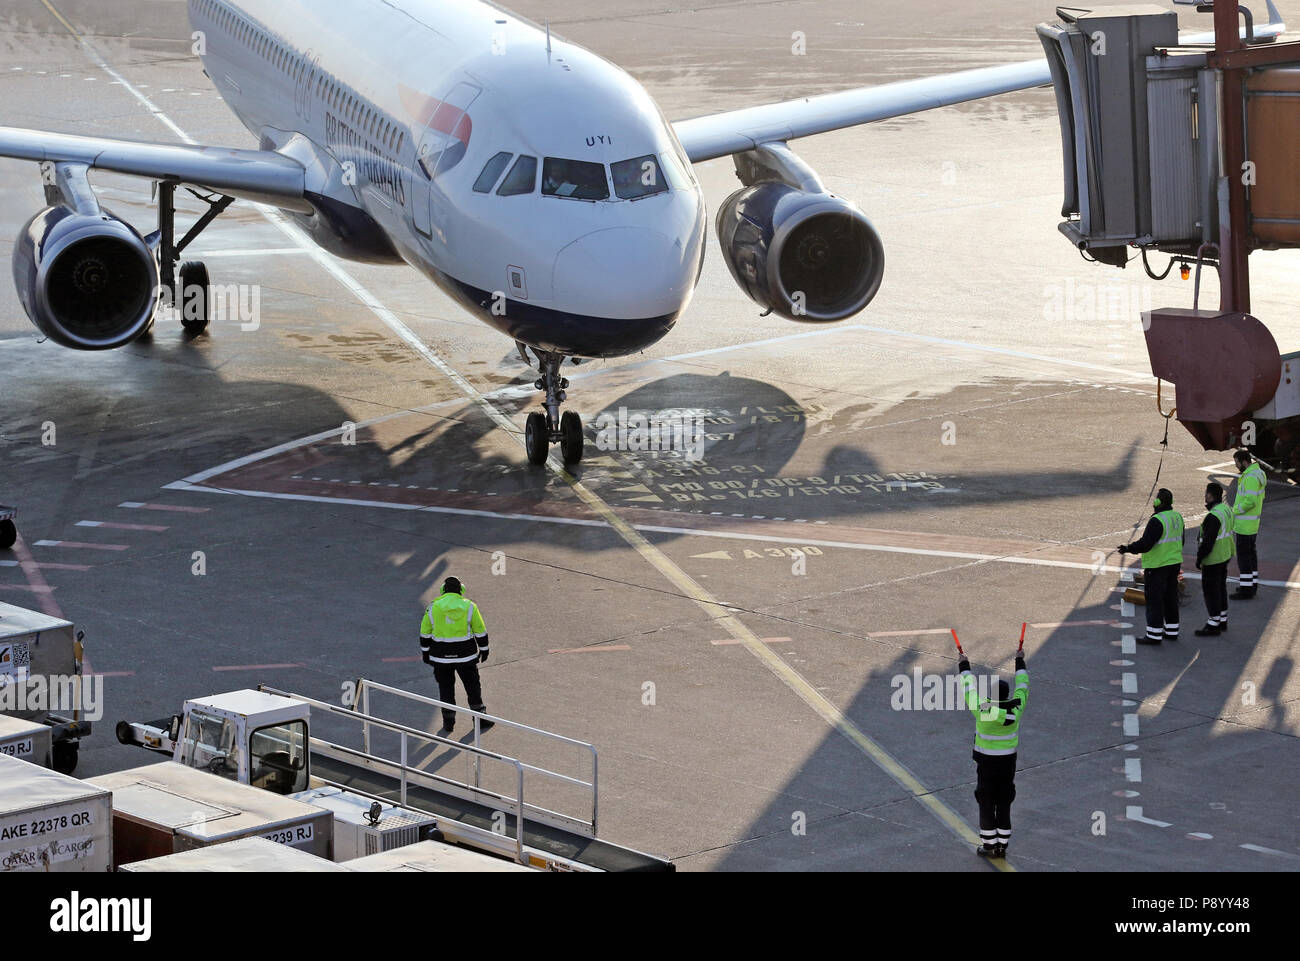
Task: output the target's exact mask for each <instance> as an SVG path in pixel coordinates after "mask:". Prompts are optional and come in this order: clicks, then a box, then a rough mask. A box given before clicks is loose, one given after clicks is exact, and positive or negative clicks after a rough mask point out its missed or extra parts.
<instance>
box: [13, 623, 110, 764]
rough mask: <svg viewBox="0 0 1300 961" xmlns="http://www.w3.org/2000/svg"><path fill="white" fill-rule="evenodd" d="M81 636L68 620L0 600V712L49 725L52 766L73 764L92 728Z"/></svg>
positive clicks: (90, 692) (92, 691) (91, 691)
mask: <svg viewBox="0 0 1300 961" xmlns="http://www.w3.org/2000/svg"><path fill="white" fill-rule="evenodd" d="M84 636H85V635H84V634H82V633H81V632H79V631H76V630H75V629H74V628H73V625H72V622H71V621H66V620H64V619H63V618H60V617H51V616H49V615H48V614H42V613H40V612H39V611H29V610H27V609H26V608H24V607H15V606H14V605H12V604H5V603H2V602H0V714H3V715H8V716H9V717H15V718H18V719H19V720H23V721H37V722H39V723H41V724H44V725H46V726H47V727H48V728H50V739H51V742H52V743H51V761H50V764H51V766H52V767H53V768H54V769H55V770H57V771H60V772H62V773H64V774H71V773H72V772H73V771H74V770H76V767H77V752H78V749H79V746H80V743H81V738H83V737H87V736H89V734H90V731H91V721H90V719H88V718H87V717H86V715H85V711H84V708H85V707H86V706H87V695H89V694H92V693H94V692H95V689H93V688H90V689H88V688H86V687H84V685H85V684H86V683H87V681H86V679H84V678H83V677H82V673H81V672H82V662H83V659H82V654H83V649H82V640H83V638H84Z"/></svg>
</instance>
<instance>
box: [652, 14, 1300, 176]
mask: <svg viewBox="0 0 1300 961" xmlns="http://www.w3.org/2000/svg"><path fill="white" fill-rule="evenodd" d="M1268 11H1269V22H1268V23H1267V24H1263V25H1259V26H1256V28H1255V37H1256V38H1257V39H1263V38H1270V39H1271V38H1274V37H1277V36H1280V35H1281V34H1282V33H1283V32H1285V30H1286V24H1285V23H1284V22H1283V21H1282V17H1281V14H1279V13H1278V10H1277V7H1275V6H1274V5H1273V0H1268ZM1242 29H1243V31H1244V29H1245V28H1244V27H1243V28H1242ZM1179 42H1180V43H1181V44H1184V45H1190V44H1204V43H1213V42H1214V34H1213V32H1211V33H1197V34H1184V35H1182V36H1181V37H1180V38H1179ZM1051 82H1052V74H1051V71H1050V70H1049V69H1048V66H1047V61H1046V60H1031V61H1027V62H1024V63H1012V64H1007V65H1005V66H999V67H982V68H980V69H977V70H963V71H961V72H960V73H950V74H945V75H943V76H939V77H925V78H922V79H919V80H903V81H900V82H898V83H890V84H884V85H882V86H879V87H859V88H857V89H855V90H844V91H841V92H839V93H828V94H823V95H821V96H818V97H804V98H803V99H801V100H787V101H785V102H784V103H772V104H766V105H764V106H761V107H747V108H745V109H743V110H732V111H730V112H728V113H719V114H714V115H712V116H709V117H697V118H695V119H694V120H680V121H678V122H677V123H675V124H673V129H674V130H675V131H676V133H677V137H678V139H679V140H681V142H682V147H683V148H684V149H685V150H686V155H687V156H688V157H690V158H691V162H692V163H700V162H702V161H705V160H713V159H714V158H716V157H725V156H727V155H729V154H735V153H742V152H744V151H746V150H752V149H753V148H754V147H757V146H758V145H759V144H762V143H772V142H774V141H787V140H794V139H796V138H798V137H811V136H813V135H814V134H819V133H827V132H829V131H831V130H840V129H842V128H844V127H856V126H857V125H858V124H864V123H873V122H875V121H877V120H888V119H890V118H892V117H902V116H906V115H907V114H913V113H920V112H921V111H922V110H932V109H934V108H935V107H947V106H951V105H952V104H957V103H965V102H967V101H971V100H982V99H984V98H985V97H996V96H998V95H999V94H1004V93H1011V92H1013V91H1015V90H1027V89H1029V88H1031V87H1041V86H1044V85H1045V84H1050V83H1051Z"/></svg>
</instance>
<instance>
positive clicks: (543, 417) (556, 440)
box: [518, 344, 583, 467]
mask: <svg viewBox="0 0 1300 961" xmlns="http://www.w3.org/2000/svg"><path fill="white" fill-rule="evenodd" d="M518 346H519V353H520V356H522V357H523V358H524V359H525V360H527V359H528V353H527V348H525V347H524V345H523V344H519V345H518ZM532 350H533V354H534V355H536V357H537V366H538V369H539V370H540V371H541V374H542V376H541V377H539V378H537V383H536V384H534V385H533V386H535V387H536V388H537V389H538V390H540V391H545V393H546V400H545V401H544V407H545V412H544V413H543V412H541V411H534V412H533V413H531V414H529V415H528V421H527V423H526V424H525V425H524V447H525V448H526V449H527V451H528V460H529V462H530V463H533V464H539V465H540V464H545V463H546V458H547V457H549V456H550V452H551V445H552V444H559V445H560V452H561V453H562V454H563V455H564V463H565V465H566V466H569V467H572V466H573V465H574V464H576V463H578V462H579V461H581V460H582V448H583V438H582V418H581V417H579V416H578V415H577V414H575V413H574V412H573V411H571V410H566V411H565V412H564V416H562V417H561V416H560V405H561V404H563V403H564V401H565V400H567V399H568V395H567V394H566V393H565V391H567V390H568V388H569V382H568V380H567V379H565V378H564V377H561V376H560V365H561V364H563V363H564V357H563V355H561V354H555V353H551V352H549V351H542V350H538V349H537V348H535V347H534V348H533V349H532Z"/></svg>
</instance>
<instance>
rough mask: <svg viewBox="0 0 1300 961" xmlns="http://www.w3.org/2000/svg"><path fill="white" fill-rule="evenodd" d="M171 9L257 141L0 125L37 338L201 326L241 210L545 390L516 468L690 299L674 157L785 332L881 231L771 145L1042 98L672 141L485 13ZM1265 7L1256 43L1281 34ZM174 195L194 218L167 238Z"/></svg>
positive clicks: (572, 451)
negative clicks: (448, 321) (288, 230)
mask: <svg viewBox="0 0 1300 961" xmlns="http://www.w3.org/2000/svg"><path fill="white" fill-rule="evenodd" d="M187 3H188V8H189V17H190V21H191V24H192V26H193V29H194V31H195V37H196V43H197V44H198V45H199V47H198V49H199V50H200V51H201V56H202V59H203V64H204V67H205V72H206V73H207V75H208V77H209V78H210V79H211V81H212V83H213V84H214V85H215V86H216V88H217V91H218V92H219V93H220V94H221V96H222V98H224V100H225V101H226V103H227V104H228V105H229V106H230V109H231V110H233V111H234V112H235V114H236V115H237V116H238V117H239V119H240V121H241V122H242V123H243V124H244V126H246V127H247V128H248V130H249V131H250V132H251V133H252V134H253V135H254V136H255V137H257V138H258V141H259V146H258V148H257V149H232V148H228V147H216V146H190V145H177V144H165V143H139V142H134V141H124V140H113V139H105V138H99V137H86V136H70V135H65V134H56V133H48V132H44V131H35V130H19V129H15V128H9V127H0V157H12V158H17V159H21V160H30V161H37V162H39V163H41V164H42V173H43V177H44V183H45V190H46V203H47V204H48V205H49V206H48V207H47V208H46V209H45V210H42V211H41V212H39V213H38V214H36V216H35V217H33V218H32V220H31V221H30V222H29V223H28V224H27V225H26V227H25V228H24V229H23V231H22V233H21V235H20V237H19V241H18V243H17V245H16V246H15V249H14V254H13V266H14V279H15V282H16V284H17V288H18V294H19V298H20V300H21V301H22V304H23V307H24V308H25V310H26V311H27V314H28V316H29V317H30V318H31V320H32V322H33V323H34V324H35V325H36V326H37V327H38V328H39V329H40V330H41V331H42V332H44V333H45V334H46V335H47V336H48V337H49V338H50V339H52V340H54V341H56V342H57V343H59V344H62V345H64V346H65V347H71V348H74V349H77V350H106V349H112V348H115V347H122V346H124V345H126V344H129V343H131V342H132V341H134V340H135V339H136V338H138V337H140V336H141V335H143V334H145V333H147V332H148V331H149V330H150V329H151V328H152V326H153V323H154V318H155V316H156V314H157V311H158V310H159V308H160V306H161V305H162V304H163V303H167V302H169V303H173V304H176V305H177V306H178V308H180V312H181V317H182V323H183V325H184V326H185V328H186V330H187V331H189V332H191V333H197V332H200V331H202V330H204V329H205V328H206V326H207V323H208V312H209V300H210V297H209V280H208V274H207V270H206V268H205V267H204V266H203V265H202V264H201V263H195V262H188V263H184V264H182V263H180V255H181V253H182V252H183V250H184V249H185V247H186V246H187V245H188V244H189V243H190V242H191V241H192V240H193V239H194V238H195V237H196V236H197V235H198V234H199V233H200V232H201V231H202V230H203V229H204V228H205V227H207V225H208V224H209V223H211V222H212V220H213V219H215V218H216V217H217V216H219V215H220V214H221V212H222V211H224V210H225V209H226V207H228V206H229V205H230V203H232V202H233V201H234V200H235V199H237V198H238V199H243V200H248V201H254V202H258V203H263V204H270V205H274V206H276V207H279V208H281V209H283V210H285V211H287V212H289V213H290V214H291V215H292V216H293V217H294V218H295V219H296V220H297V222H298V223H299V224H300V225H301V226H302V227H303V228H305V229H306V231H307V232H308V233H309V234H310V236H311V237H312V238H313V240H314V241H315V242H316V243H317V244H319V245H320V246H321V247H323V248H324V249H326V250H328V251H330V252H331V253H333V254H335V255H337V256H339V257H345V258H348V259H352V260H358V261H364V262H367V263H407V264H410V265H411V266H413V267H415V268H416V269H417V270H420V271H422V272H423V273H424V274H426V275H427V276H428V277H429V278H430V279H431V280H432V281H433V282H434V283H436V284H437V285H438V286H439V287H441V288H442V289H443V290H445V291H446V292H447V293H449V294H450V295H452V296H453V297H455V298H456V299H457V300H458V301H459V302H460V303H461V304H463V305H464V307H465V308H466V309H468V310H469V311H470V312H471V313H473V314H475V315H476V316H477V317H479V318H481V319H482V320H484V321H486V322H487V323H488V324H490V325H492V326H493V327H494V328H496V329H497V330H499V331H501V333H503V334H505V335H506V336H507V337H510V338H512V339H513V340H514V341H515V342H516V345H517V346H518V349H519V352H520V354H521V356H522V357H523V358H524V360H525V361H526V362H528V363H530V364H534V363H535V364H536V366H537V369H538V371H539V374H540V377H539V379H538V381H537V389H538V390H540V391H543V392H544V394H545V400H544V404H543V409H542V410H540V411H535V412H533V413H530V414H529V415H528V419H527V423H526V426H525V441H526V449H527V453H528V459H529V460H530V461H531V462H532V463H534V464H541V463H543V462H545V460H546V459H547V457H548V456H549V451H550V447H551V445H553V444H557V443H558V444H560V446H561V451H562V453H563V456H564V460H565V462H566V463H568V464H573V463H576V462H578V461H579V460H580V459H581V457H582V451H583V432H582V422H581V420H580V419H579V417H578V415H577V414H576V413H574V412H572V411H566V412H564V413H563V416H561V411H560V408H561V405H562V404H563V402H564V401H565V400H566V399H567V398H566V393H565V391H566V389H567V387H568V381H567V380H565V378H564V377H563V376H562V365H563V363H564V361H565V360H566V359H568V358H582V357H588V358H608V357H620V356H623V355H627V354H632V353H636V352H638V351H642V350H644V349H645V348H647V347H649V346H650V345H652V344H654V343H655V342H657V341H658V340H660V339H661V338H662V337H664V335H666V334H667V333H668V332H669V330H671V329H672V327H673V325H674V323H675V322H676V320H677V318H678V317H679V316H680V315H681V314H682V312H683V311H684V310H685V309H686V307H687V305H688V304H689V302H690V299H691V295H692V293H693V291H694V288H695V285H696V283H697V282H698V280H699V276H700V272H701V269H702V266H703V258H704V249H705V235H706V214H705V208H704V201H703V197H702V195H701V191H700V186H699V183H698V182H697V181H696V179H695V176H694V174H693V172H692V167H691V165H692V164H694V163H699V162H701V161H705V160H711V159H714V158H717V157H725V156H731V157H733V158H734V162H735V166H736V173H737V176H738V177H739V179H740V183H741V189H740V190H738V191H737V192H736V193H734V194H733V195H732V196H731V197H729V198H728V199H727V200H726V201H725V202H724V203H723V204H722V206H721V207H720V209H719V210H718V212H717V216H716V231H717V235H718V239H719V241H720V243H721V246H722V253H723V256H724V258H725V260H726V262H727V266H728V268H729V269H730V271H731V274H732V276H733V277H734V278H735V280H736V282H737V283H738V284H739V285H740V287H741V289H742V290H743V291H744V292H745V293H746V294H747V295H748V296H749V297H750V298H751V299H753V300H754V301H755V302H756V303H758V304H759V305H760V306H761V307H763V308H765V309H766V310H768V311H775V312H776V313H777V314H779V315H781V316H783V317H786V318H789V319H791V320H798V321H812V322H825V321H836V320H841V319H843V318H846V317H850V316H852V315H853V314H856V313H857V312H858V311H860V310H862V309H863V308H864V307H866V306H867V304H868V303H870V302H871V300H872V298H873V297H874V296H875V295H876V292H877V290H878V289H879V288H880V284H881V280H882V278H883V276H884V250H883V245H882V242H881V238H880V235H879V234H878V233H877V232H876V230H875V228H874V227H872V225H871V222H870V221H869V220H868V219H867V217H866V216H865V215H864V214H863V212H862V211H861V210H859V209H858V207H857V206H856V205H855V204H853V203H852V202H851V201H849V200H846V199H844V198H842V197H838V196H836V195H834V194H832V193H830V192H829V191H827V189H826V188H825V186H824V185H823V184H822V182H821V181H820V179H819V178H818V176H817V174H816V173H815V172H814V171H813V170H812V169H811V168H809V166H808V165H807V164H806V163H804V162H803V161H802V160H801V159H800V158H799V157H798V156H797V155H796V154H795V153H794V152H792V151H791V149H790V148H789V146H788V143H789V141H791V140H794V139H797V138H799V137H806V136H809V135H812V134H819V133H825V132H827V131H831V130H836V129H840V128H843V127H849V126H854V125H857V124H863V123H870V122H872V121H876V120H883V119H886V118H890V117H898V116H902V115H905V114H909V113H914V112H918V111H922V110H928V109H931V108H934V107H940V106H945V105H948V104H955V103H961V102H964V101H970V100H976V99H980V98H983V97H990V96H995V95H998V94H1003V93H1008V92H1011V91H1014V90H1022V89H1026V88H1029V87H1036V86H1040V85H1045V84H1048V83H1050V82H1051V74H1050V71H1049V68H1048V65H1047V62H1046V61H1045V60H1038V61H1032V62H1027V63H1019V64H1011V65H1008V66H1000V67H991V68H985V69H979V70H968V71H964V72H960V73H953V74H949V75H946V76H942V77H934V78H927V79H923V80H913V81H904V82H900V83H893V84H888V85H885V86H881V87H868V88H859V89H855V90H848V91H844V92H841V93H834V94H828V95H824V96H819V97H811V98H807V99H802V100H796V101H790V102H786V103H776V104H769V105H765V106H758V107H752V108H748V109H744V110H737V111H732V112H728V113H721V114H715V115H713V116H706V117H700V118H697V119H693V120H686V121H682V122H678V123H670V122H669V121H668V120H667V119H666V118H665V117H664V115H663V113H662V112H661V111H660V110H659V108H658V106H657V105H656V104H655V102H654V100H653V99H652V98H651V97H650V96H649V94H647V93H646V91H645V90H644V89H643V88H642V87H641V86H640V84H638V83H637V82H636V81H635V80H633V79H632V78H631V77H630V76H629V75H628V74H627V73H625V72H624V71H622V70H620V69H619V68H618V67H617V66H615V65H614V64H612V63H610V62H609V61H607V60H604V59H602V58H601V57H599V56H597V55H596V54H594V53H592V52H590V51H588V50H585V49H583V48H582V47H579V46H576V45H575V44H572V43H567V42H565V41H563V40H562V39H560V38H559V37H555V36H552V35H551V33H550V31H549V29H546V28H543V27H539V26H538V25H537V24H534V23H531V22H529V21H527V20H524V19H522V18H520V17H518V16H516V15H515V14H513V13H511V12H509V11H507V10H505V9H503V8H502V7H499V6H497V5H496V4H493V3H490V2H486V0H187ZM1269 12H1270V14H1271V15H1272V16H1271V20H1272V22H1271V23H1270V24H1269V25H1268V26H1267V27H1259V28H1257V29H1256V31H1255V33H1256V35H1257V36H1276V35H1277V34H1278V33H1280V32H1281V31H1282V29H1284V27H1283V25H1282V24H1281V22H1280V17H1278V15H1277V11H1276V9H1275V8H1274V7H1273V5H1272V2H1271V0H1269ZM1196 39H1197V41H1199V42H1205V40H1206V37H1205V36H1203V35H1202V36H1200V37H1198V38H1196ZM92 169H99V170H109V171H114V172H117V173H123V174H131V175H136V176H139V177H142V178H147V179H149V180H152V181H154V182H156V183H157V185H158V188H159V204H158V211H159V218H158V225H157V229H156V230H153V231H151V232H149V233H148V234H143V233H141V232H140V231H139V230H137V229H136V228H135V227H133V226H131V225H129V224H127V223H125V222H124V221H122V220H120V219H119V218H117V217H115V216H114V215H113V214H112V213H110V212H109V211H107V210H105V209H103V208H102V207H101V206H100V204H99V201H98V199H97V197H96V194H95V191H94V189H93V188H92V186H91V184H90V182H89V177H88V175H89V172H90V170H92ZM178 187H185V188H187V189H190V190H192V191H194V192H195V195H196V196H198V197H200V198H201V199H203V200H205V201H206V202H207V203H208V205H209V210H208V212H207V213H206V214H205V215H204V216H203V217H201V218H200V219H199V220H198V222H197V223H195V224H194V225H193V227H192V228H191V229H190V230H189V231H188V232H187V233H186V234H185V235H184V236H183V237H182V238H180V239H179V240H178V239H177V236H176V224H175V212H176V211H175V192H176V189H177V188H178ZM530 352H531V355H532V356H531V357H530V356H529V353H530Z"/></svg>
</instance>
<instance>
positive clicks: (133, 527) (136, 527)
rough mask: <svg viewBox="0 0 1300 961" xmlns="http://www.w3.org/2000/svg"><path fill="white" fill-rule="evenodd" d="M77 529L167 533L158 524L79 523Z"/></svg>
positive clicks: (164, 528)
mask: <svg viewBox="0 0 1300 961" xmlns="http://www.w3.org/2000/svg"><path fill="white" fill-rule="evenodd" d="M76 526H77V527H105V528H108V529H109V530H114V531H165V530H169V528H166V527H159V526H158V525H157V524H115V523H113V522H112V521H77V525H76Z"/></svg>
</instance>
